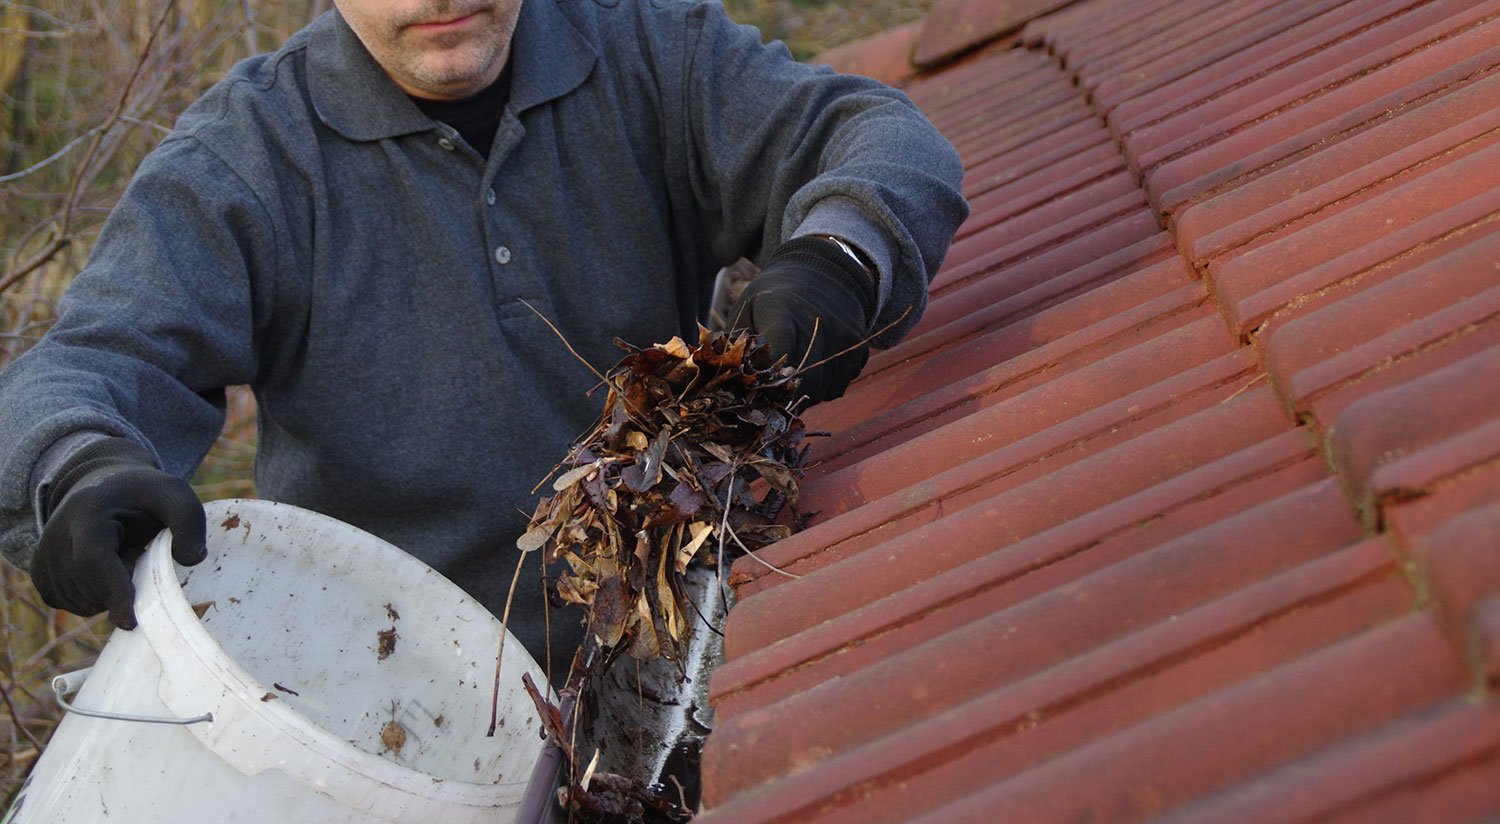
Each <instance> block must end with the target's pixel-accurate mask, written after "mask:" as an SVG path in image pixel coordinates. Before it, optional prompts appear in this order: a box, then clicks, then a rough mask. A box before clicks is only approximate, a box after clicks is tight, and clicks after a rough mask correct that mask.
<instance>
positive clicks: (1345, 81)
mask: <svg viewBox="0 0 1500 824" xmlns="http://www.w3.org/2000/svg"><path fill="white" fill-rule="evenodd" d="M1496 19H1500V14H1492V15H1490V16H1489V17H1484V18H1481V19H1479V20H1477V21H1475V22H1473V23H1470V24H1469V25H1467V26H1463V27H1461V28H1457V29H1454V30H1452V31H1450V32H1447V33H1445V34H1443V35H1442V36H1440V37H1437V38H1434V39H1432V40H1429V41H1427V42H1425V43H1423V44H1422V45H1420V46H1417V47H1416V48H1413V49H1410V50H1408V51H1405V52H1402V53H1401V54H1398V55H1394V56H1392V57H1391V58H1389V59H1388V60H1385V61H1383V62H1381V63H1379V64H1376V65H1374V66H1367V67H1364V68H1362V69H1360V70H1359V71H1357V72H1355V73H1354V74H1351V75H1348V76H1347V77H1344V78H1342V79H1340V80H1336V81H1334V82H1332V83H1329V84H1328V85H1326V86H1323V87H1321V88H1319V89H1316V90H1314V91H1311V92H1308V93H1307V94H1305V95H1303V96H1302V97H1299V98H1297V99H1296V100H1291V101H1288V102H1287V103H1285V104H1283V105H1281V106H1278V107H1277V108H1275V109H1273V110H1271V111H1269V112H1266V113H1264V114H1262V115H1260V116H1258V117H1255V118H1253V119H1251V120H1247V121H1245V122H1243V123H1239V124H1237V125H1235V126H1233V127H1231V128H1228V129H1225V130H1224V131H1222V132H1219V133H1217V134H1214V135H1212V136H1209V137H1205V138H1204V139H1202V140H1200V141H1198V142H1197V143H1194V144H1193V145H1191V146H1185V147H1183V148H1181V149H1178V150H1177V151H1175V152H1172V153H1171V154H1168V155H1164V156H1162V157H1160V158H1158V159H1156V160H1155V161H1154V162H1152V163H1151V164H1150V165H1149V166H1147V167H1146V168H1144V169H1141V170H1140V171H1141V172H1142V173H1147V172H1150V171H1152V170H1153V169H1157V168H1160V167H1161V166H1162V165H1164V164H1166V163H1170V162H1171V161H1173V160H1177V159H1178V158H1181V157H1183V156H1185V155H1189V154H1192V153H1193V152H1196V151H1198V150H1199V149H1202V148H1203V147H1205V146H1212V145H1214V144H1215V143H1218V142H1220V141H1222V140H1225V139H1227V138H1229V137H1232V136H1234V135H1237V134H1239V133H1240V132H1243V131H1245V130H1246V129H1249V128H1252V127H1254V126H1258V125H1260V124H1261V123H1264V122H1265V121H1267V120H1270V119H1272V118H1275V117H1277V116H1279V115H1281V114H1283V113H1285V112H1287V111H1289V110H1291V109H1295V108H1297V107H1298V106H1301V105H1303V104H1304V103H1308V102H1309V101H1312V100H1315V99H1317V98H1319V97H1322V96H1323V95H1325V94H1327V93H1329V92H1331V91H1334V90H1336V89H1341V88H1343V87H1344V86H1347V85H1349V84H1350V83H1355V82H1358V81H1359V80H1361V79H1363V78H1365V77H1367V76H1369V75H1371V74H1374V73H1375V72H1378V71H1380V70H1382V69H1386V68H1390V67H1391V66H1392V65H1394V64H1396V63H1398V62H1400V61H1402V60H1405V59H1406V58H1408V57H1411V56H1412V55H1414V54H1417V53H1419V52H1424V51H1427V50H1428V49H1431V48H1433V47H1435V46H1438V45H1440V44H1442V43H1446V42H1447V41H1449V40H1452V39H1453V38H1455V37H1459V36H1461V35H1464V34H1467V33H1469V32H1471V31H1473V30H1475V29H1478V28H1480V27H1482V26H1484V25H1486V24H1488V23H1491V22H1493V21H1494V20H1496ZM1493 68H1494V66H1488V67H1484V68H1482V69H1480V70H1477V71H1476V72H1474V73H1473V74H1470V75H1468V76H1467V77H1465V78H1463V79H1462V80H1459V81H1456V82H1455V83H1453V84H1449V85H1448V86H1445V87H1443V88H1442V89H1438V90H1435V91H1434V92H1431V93H1429V95H1427V96H1425V97H1430V96H1431V95H1432V94H1438V93H1441V92H1443V91H1446V90H1447V89H1449V88H1452V87H1453V86H1454V85H1460V84H1462V83H1464V82H1468V81H1469V80H1470V79H1472V78H1473V77H1475V76H1477V75H1480V74H1483V73H1484V72H1488V71H1490V70H1492V69H1493ZM1425 97H1424V98H1421V99H1425ZM1388 114H1389V113H1387V115H1383V116H1382V117H1384V116H1388ZM1379 119H1381V118H1375V119H1374V120H1372V121H1367V122H1374V121H1376V120H1379ZM1355 128H1358V127H1355Z"/></svg>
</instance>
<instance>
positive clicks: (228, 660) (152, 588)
mask: <svg viewBox="0 0 1500 824" xmlns="http://www.w3.org/2000/svg"><path fill="white" fill-rule="evenodd" d="M204 511H205V515H206V516H207V518H208V521H209V523H215V522H216V521H215V519H216V518H217V519H224V520H228V519H230V518H232V517H233V516H235V515H248V516H249V517H250V518H257V519H264V518H267V517H269V518H273V519H278V520H279V519H287V518H291V519H298V520H302V521H304V522H311V523H312V524H314V525H316V526H321V527H323V528H332V529H336V530H339V531H341V532H344V533H345V534H346V535H347V536H348V537H351V538H357V539H358V540H360V541H361V542H363V543H364V544H365V545H364V546H361V551H373V552H382V553H397V554H399V555H400V556H401V559H402V561H403V562H409V563H418V564H420V563H421V562H420V561H419V560H417V559H416V558H414V557H412V556H411V555H409V554H408V553H406V552H404V551H403V550H401V549H400V548H398V547H396V546H395V545H393V544H390V543H389V542H387V541H384V540H382V539H381V538H379V537H377V536H375V535H373V534H371V533H369V532H365V531H364V530H361V529H359V528H357V527H355V526H352V525H350V524H347V523H345V522H343V521H340V520H338V519H336V518H332V517H329V516H327V515H323V514H321V513H318V512H314V511H312V510H308V509H303V508H301V507H297V506H294V505H291V504H285V503H278V502H274V501H264V500H256V499H247V498H230V499H223V500H218V501H211V502H208V503H207V504H205V505H204ZM205 562H207V559H206V561H205ZM178 568H179V567H178V565H177V564H176V562H175V561H174V560H173V559H172V553H171V534H170V532H168V531H166V530H163V532H162V533H161V534H160V535H158V536H157V538H156V539H155V540H153V541H152V543H151V544H150V546H149V547H148V549H147V551H146V555H145V557H144V558H143V560H142V562H141V563H140V564H139V565H138V568H137V570H136V589H137V596H136V597H137V602H136V612H137V616H138V623H139V628H140V629H141V631H142V632H143V634H144V636H145V638H146V640H147V642H148V643H149V644H150V646H151V647H152V649H153V651H154V652H155V653H156V656H157V658H158V659H159V660H160V661H161V662H162V666H163V676H162V679H161V681H160V683H159V684H158V693H159V697H160V698H161V700H162V701H163V703H164V704H166V705H167V706H168V707H169V708H170V709H171V710H172V711H173V712H176V713H179V714H182V713H189V714H193V713H201V712H203V711H205V710H206V709H209V710H211V711H212V712H213V714H214V721H212V722H209V723H204V724H196V725H193V726H191V727H188V728H187V729H188V730H189V731H190V732H192V734H193V735H194V736H195V737H196V738H198V739H199V741H200V742H201V743H202V744H203V745H204V746H205V747H207V748H208V749H209V750H210V751H211V752H213V753H214V754H215V755H216V756H218V757H219V758H221V759H223V760H224V761H226V762H227V763H229V764H230V765H231V766H233V767H234V768H235V769H236V770H238V771H240V772H241V773H244V774H247V775H251V774H255V773H258V772H262V771H264V770H266V769H277V768H278V764H286V765H294V766H295V767H296V769H287V770H283V773H284V774H286V775H288V776H289V777H291V778H292V779H293V780H296V781H298V782H299V783H302V784H304V785H305V786H308V787H310V788H312V789H314V790H316V791H317V792H320V793H323V794H325V795H329V796H331V797H333V798H335V799H336V800H338V801H339V802H340V803H343V804H345V805H346V806H351V807H355V808H357V809H365V810H367V811H368V812H371V813H372V814H376V815H380V816H382V817H385V816H389V815H391V814H392V813H393V812H396V811H397V810H396V809H394V808H399V807H401V806H404V805H403V804H401V803H400V800H399V797H400V796H408V797H412V800H416V799H420V801H421V803H423V804H431V803H434V802H437V803H455V804H461V805H464V806H480V807H499V806H510V805H513V804H515V803H517V802H518V800H519V798H520V795H521V793H522V792H523V791H524V790H525V787H526V784H527V782H526V781H525V780H521V781H497V782H493V783H488V784H480V783H476V782H471V781H464V780H461V779H456V778H443V777H439V776H436V775H433V774H431V773H426V772H422V771H420V770H417V769H414V768H411V767H407V766H404V765H402V764H398V763H396V762H393V761H390V760H387V759H385V758H383V757H381V756H378V755H375V754H373V753H370V752H368V751H366V750H364V749H361V748H359V747H357V746H354V745H352V744H350V743H349V742H348V741H347V740H345V739H343V738H340V737H337V736H335V735H334V734H333V733H331V732H329V731H328V730H325V729H324V728H323V727H321V726H320V725H318V724H317V723H316V722H314V721H313V720H312V719H310V718H308V717H307V716H305V715H303V714H302V713H300V712H298V711H297V710H296V709H295V708H293V707H292V706H290V705H288V704H286V703H285V702H281V701H264V700H262V697H263V696H264V695H266V694H267V693H268V692H269V687H267V685H265V684H263V683H262V682H261V681H260V680H259V679H258V678H256V677H255V676H253V675H252V674H251V673H250V672H249V671H248V670H246V669H245V668H244V667H243V666H242V665H241V664H240V663H239V662H238V661H236V660H235V659H234V657H233V656H232V655H230V654H229V653H228V652H227V651H226V650H225V649H224V647H223V646H222V645H220V644H219V642H218V641H216V640H215V639H214V638H213V636H212V635H210V634H209V632H208V630H207V629H206V628H205V627H204V626H203V624H202V622H201V621H200V620H199V618H198V616H197V614H196V613H195V612H194V611H193V608H192V605H191V604H190V603H189V602H188V598H187V595H186V593H184V592H183V590H182V586H181V584H180V583H179V581H178V573H177V570H178ZM183 569H191V568H190V567H184V568H183ZM434 574H436V573H434ZM438 578H439V579H440V580H441V582H442V584H443V585H445V586H449V587H452V588H453V589H454V590H455V592H456V594H458V595H462V596H463V597H462V600H463V601H466V602H469V603H473V604H474V606H475V608H476V611H475V615H476V617H477V618H487V619H489V620H490V621H492V622H493V623H494V624H495V625H496V629H497V630H498V631H504V630H503V628H501V627H500V626H499V621H498V620H496V619H495V618H494V616H493V615H492V614H490V613H489V612H488V610H485V609H484V608H483V607H482V606H479V605H478V604H477V602H474V601H473V600H472V599H471V598H469V597H468V596H467V595H466V594H464V593H463V592H462V590H460V589H459V588H458V587H457V585H456V584H453V583H452V582H451V581H448V580H447V579H446V578H443V577H442V576H441V575H438ZM506 647H507V652H508V651H509V650H510V649H512V648H517V649H519V643H517V644H516V645H515V647H512V645H511V644H510V643H507V644H506ZM507 658H509V656H507ZM533 663H534V662H533ZM169 671H175V672H176V673H177V674H178V675H179V676H183V677H186V678H188V679H190V680H197V681H199V682H200V683H201V681H202V675H203V674H208V675H211V676H213V679H214V680H215V681H217V682H218V683H219V684H220V685H221V687H222V689H221V691H220V694H219V695H218V696H217V697H215V696H213V695H212V694H208V693H205V692H204V691H202V690H201V689H200V690H197V691H194V692H193V693H192V694H191V695H187V696H182V695H176V694H173V691H172V690H171V689H170V688H169V681H170V680H171V679H170V678H169V674H168V673H169ZM194 673H196V674H197V677H196V678H194ZM204 702H209V703H216V704H217V705H216V706H213V707H204V706H203V704H204ZM194 707H196V709H194ZM247 723H253V724H255V725H257V726H258V727H260V728H261V729H262V730H264V729H266V728H269V729H270V730H271V731H273V732H274V733H275V736H264V735H259V736H256V743H257V745H258V746H261V747H262V748H266V747H267V745H272V744H274V745H275V746H274V748H275V749H278V750H280V752H279V753H278V755H279V756H280V757H279V758H278V757H276V756H274V755H268V756H266V757H264V758H260V759H251V758H249V757H241V756H240V751H239V749H238V748H235V747H221V746H218V742H219V741H220V740H221V739H224V738H226V737H231V735H232V734H231V732H230V731H231V729H232V728H234V727H236V726H241V727H243V725H245V724H247ZM263 739H270V740H263ZM340 777H348V778H350V779H351V780H350V781H341V780H338V779H339V778H340ZM356 777H357V778H358V780H357V781H356V780H353V779H355V778H356ZM329 779H333V780H329ZM372 782H373V783H374V784H375V785H377V787H378V788H379V789H378V791H375V792H372V791H371V789H370V787H368V786H366V787H364V788H363V789H360V790H357V791H347V792H345V791H342V790H343V788H345V787H353V786H358V785H359V784H360V783H363V784H365V785H369V784H371V783H372ZM392 794H395V796H396V797H392Z"/></svg>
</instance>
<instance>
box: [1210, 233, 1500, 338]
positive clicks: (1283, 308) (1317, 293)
mask: <svg viewBox="0 0 1500 824" xmlns="http://www.w3.org/2000/svg"><path fill="white" fill-rule="evenodd" d="M1497 222H1500V212H1491V213H1489V214H1487V215H1485V216H1484V217H1481V218H1479V219H1478V220H1475V221H1472V222H1470V223H1467V224H1464V225H1462V226H1459V227H1457V228H1454V229H1450V230H1448V231H1447V232H1444V233H1443V234H1441V235H1438V236H1437V237H1434V238H1429V239H1428V240H1424V241H1422V242H1420V243H1417V244H1415V245H1414V246H1412V247H1411V248H1410V249H1407V250H1405V251H1403V252H1401V253H1400V254H1397V255H1393V256H1392V257H1389V258H1387V259H1385V260H1383V261H1381V262H1380V263H1377V264H1375V265H1374V266H1368V267H1366V268H1364V269H1361V270H1359V271H1358V272H1355V273H1353V274H1351V275H1349V276H1347V277H1343V278H1340V279H1339V280H1337V281H1334V282H1333V283H1329V284H1325V285H1323V286H1321V287H1319V288H1317V289H1314V290H1312V291H1308V292H1303V293H1301V294H1299V295H1297V296H1296V297H1293V298H1291V299H1289V300H1287V301H1286V302H1285V303H1282V304H1281V305H1280V306H1278V307H1276V308H1275V309H1272V310H1271V311H1268V312H1265V313H1264V315H1263V316H1261V317H1255V318H1254V319H1250V318H1247V320H1246V323H1247V324H1252V325H1251V326H1250V328H1247V329H1246V330H1245V334H1247V335H1249V334H1253V333H1254V331H1255V330H1256V329H1259V328H1261V327H1263V326H1265V325H1266V324H1267V323H1270V322H1272V321H1275V320H1277V319H1279V317H1280V316H1282V315H1285V314H1286V313H1288V312H1294V311H1296V310H1298V309H1300V308H1302V307H1303V306H1305V305H1307V304H1309V303H1312V302H1314V301H1318V300H1321V299H1323V298H1325V297H1327V296H1329V295H1331V294H1334V293H1336V292H1341V291H1344V290H1346V289H1354V288H1358V287H1359V285H1360V284H1362V283H1364V282H1365V281H1366V280H1368V279H1370V278H1372V277H1374V276H1376V275H1377V274H1379V273H1381V272H1383V271H1385V270H1387V269H1390V268H1391V267H1393V266H1396V265H1398V264H1400V263H1401V262H1402V261H1405V260H1407V259H1408V258H1411V257H1415V256H1417V255H1420V254H1422V253H1424V252H1426V251H1427V250H1429V249H1431V248H1433V247H1435V246H1439V245H1441V244H1444V243H1447V242H1448V241H1451V240H1455V239H1457V238H1460V237H1463V236H1464V235H1467V234H1469V233H1470V232H1474V231H1477V230H1480V229H1482V228H1484V227H1486V226H1491V225H1492V224H1495V223H1497ZM1252 297H1253V296H1252ZM1216 302H1217V301H1216Z"/></svg>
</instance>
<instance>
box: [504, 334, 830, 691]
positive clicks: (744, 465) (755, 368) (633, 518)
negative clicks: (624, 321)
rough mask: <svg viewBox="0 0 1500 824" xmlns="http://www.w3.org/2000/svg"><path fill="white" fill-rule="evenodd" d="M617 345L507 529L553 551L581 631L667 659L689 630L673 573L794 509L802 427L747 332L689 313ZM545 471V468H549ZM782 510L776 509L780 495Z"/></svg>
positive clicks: (760, 541) (758, 532)
mask: <svg viewBox="0 0 1500 824" xmlns="http://www.w3.org/2000/svg"><path fill="white" fill-rule="evenodd" d="M616 344H617V345H619V346H620V347H621V348H622V349H624V350H625V351H626V352H627V353H628V354H627V355H626V356H625V357H624V358H623V359H621V360H620V362H619V363H618V364H617V365H616V366H615V367H614V368H613V369H611V370H610V371H609V373H608V374H607V375H605V376H604V377H605V382H606V385H607V386H608V392H607V394H606V396H605V399H604V411H603V414H602V415H601V417H600V420H599V422H598V423H597V424H596V425H595V426H594V428H593V429H592V430H591V431H590V432H589V433H588V434H587V435H585V436H584V437H583V438H582V439H580V440H579V441H578V442H577V443H575V444H574V445H573V447H572V449H571V450H570V451H569V454H568V457H567V458H566V459H565V460H564V461H563V462H562V463H561V464H559V465H558V469H559V470H561V474H559V475H558V476H557V478H556V479H555V480H553V482H552V485H551V486H552V490H553V493H554V494H553V495H551V496H550V497H547V498H544V499H542V500H541V501H540V502H539V503H538V505H537V507H536V510H535V512H534V513H533V514H532V517H531V520H530V523H529V524H528V525H527V528H526V532H525V533H524V534H523V535H522V536H521V538H520V539H519V540H517V542H516V546H517V547H518V548H519V549H521V550H522V551H523V552H533V551H536V550H538V549H542V550H544V551H545V553H546V560H547V562H548V564H549V565H550V564H554V563H557V562H562V563H563V564H565V565H566V569H565V571H564V572H563V573H562V574H561V575H560V576H559V577H558V579H557V581H556V595H557V597H559V598H560V599H561V600H562V601H564V602H567V603H572V604H579V605H582V606H584V607H586V608H587V611H588V626H589V631H590V634H591V635H592V636H593V637H594V638H595V639H596V640H597V641H598V643H599V644H600V645H601V646H603V647H605V648H609V649H615V648H618V649H623V650H625V651H627V652H628V653H629V654H630V655H632V656H634V657H635V658H637V659H641V660H651V659H655V658H667V659H670V660H679V661H680V660H681V656H682V653H683V651H684V649H685V644H686V641H687V639H688V636H689V633H690V631H691V626H692V624H691V621H689V620H688V618H687V616H688V615H689V614H691V613H690V612H688V609H689V604H688V602H687V596H686V595H685V594H684V592H683V587H682V575H683V573H684V572H685V571H686V569H687V567H688V565H689V564H690V563H693V562H695V561H696V562H700V563H705V564H709V565H714V564H717V563H719V562H720V557H719V556H721V555H722V552H723V549H724V547H726V546H728V547H738V548H740V549H741V550H742V551H744V552H752V553H753V552H754V551H755V550H756V549H759V548H760V547H763V546H766V545H767V544H770V543H772V542H774V541H777V540H780V539H781V538H784V537H786V536H788V535H790V534H791V533H792V531H793V529H794V527H796V526H800V522H801V519H802V516H801V514H800V513H799V512H798V510H797V482H798V480H799V479H800V478H801V476H802V468H803V466H804V465H805V462H806V460H807V457H808V446H807V444H806V443H805V440H806V438H807V436H808V435H809V434H814V433H808V432H807V431H806V428H805V426H804V425H803V423H802V421H801V420H800V419H799V418H798V417H797V415H796V413H795V411H794V410H795V409H796V404H797V401H798V400H799V398H798V396H797V383H798V381H797V378H796V374H797V372H796V370H794V369H792V368H790V367H788V366H787V365H786V363H785V360H784V359H783V360H780V361H776V362H775V363H770V364H769V365H764V366H762V365H758V364H766V363H767V362H768V361H769V354H768V352H767V351H766V348H765V344H764V343H763V342H762V341H761V340H760V339H759V338H757V337H755V336H754V335H751V334H749V333H748V332H737V333H722V332H713V331H710V330H708V329H706V328H703V327H700V328H699V334H698V341H697V343H696V345H694V344H689V343H687V342H685V341H684V340H683V339H682V338H675V337H674V338H672V339H671V340H670V341H668V342H666V343H662V344H657V345H655V346H651V347H647V348H637V347H634V346H631V345H629V344H626V343H623V342H621V341H619V340H616ZM554 471H557V470H554ZM784 506H787V507H790V508H791V511H792V513H793V519H792V523H791V524H790V525H789V524H786V523H777V522H776V517H777V516H778V514H779V513H780V511H781V509H782V508H783V507H784Z"/></svg>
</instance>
